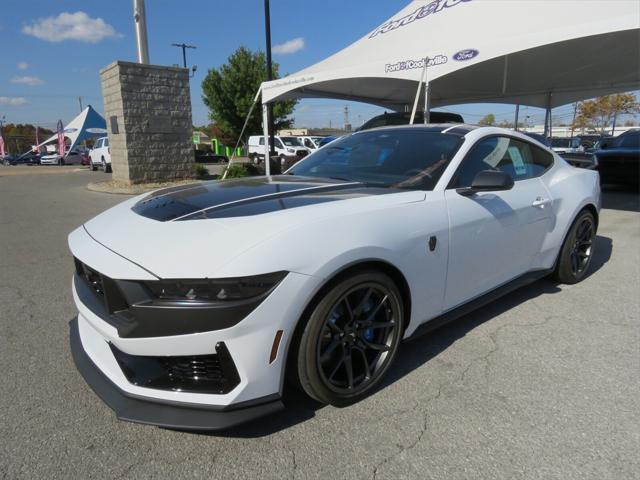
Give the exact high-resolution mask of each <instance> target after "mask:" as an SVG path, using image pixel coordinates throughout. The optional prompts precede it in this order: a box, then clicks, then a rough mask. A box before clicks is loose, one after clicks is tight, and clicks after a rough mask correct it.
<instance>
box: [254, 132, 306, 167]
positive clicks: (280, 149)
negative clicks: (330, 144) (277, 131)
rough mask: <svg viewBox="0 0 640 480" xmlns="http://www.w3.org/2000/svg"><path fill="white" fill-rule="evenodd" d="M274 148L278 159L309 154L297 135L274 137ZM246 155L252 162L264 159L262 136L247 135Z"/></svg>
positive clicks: (299, 157)
mask: <svg viewBox="0 0 640 480" xmlns="http://www.w3.org/2000/svg"><path fill="white" fill-rule="evenodd" d="M273 143H274V147H275V148H274V150H275V152H276V155H277V156H278V157H279V158H280V161H281V162H283V163H284V161H285V160H296V161H297V160H300V159H301V158H304V157H306V156H307V155H308V154H309V151H310V150H309V149H308V148H306V147H303V146H302V142H300V140H299V139H298V138H297V137H278V136H276V137H274V142H273ZM248 156H249V158H250V159H251V160H253V161H254V162H256V163H257V162H258V161H259V160H264V136H263V135H252V136H251V137H249V153H248Z"/></svg>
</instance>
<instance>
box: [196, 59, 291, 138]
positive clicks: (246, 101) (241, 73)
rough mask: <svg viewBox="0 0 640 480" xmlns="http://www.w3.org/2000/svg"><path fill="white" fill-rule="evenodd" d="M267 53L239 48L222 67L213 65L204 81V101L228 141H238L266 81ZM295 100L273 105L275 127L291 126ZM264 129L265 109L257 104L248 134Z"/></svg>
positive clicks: (275, 76) (276, 69)
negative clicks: (263, 112) (258, 92)
mask: <svg viewBox="0 0 640 480" xmlns="http://www.w3.org/2000/svg"><path fill="white" fill-rule="evenodd" d="M273 73H274V75H273V76H274V78H278V64H277V63H274V64H273ZM266 78H267V75H266V56H265V54H264V53H263V52H252V51H250V50H249V49H247V48H245V47H240V48H239V49H238V50H236V51H235V52H234V53H233V54H232V55H231V56H230V57H229V59H228V60H227V63H226V64H224V65H222V66H221V67H220V68H212V69H210V70H209V72H208V73H207V76H206V77H205V79H204V80H203V81H202V100H203V101H204V104H205V105H206V106H207V107H209V116H210V118H211V120H213V121H214V122H215V124H216V126H217V127H218V129H219V130H220V132H221V133H222V135H223V138H224V139H226V140H227V141H228V140H230V139H232V142H233V143H235V141H237V139H238V137H239V136H240V132H241V131H242V125H243V124H244V121H245V118H246V115H247V113H249V109H250V108H251V104H252V103H253V99H254V97H255V95H256V92H257V91H258V88H260V84H261V83H262V82H263V81H265V80H266ZM295 105H296V102H295V101H286V102H277V103H275V104H274V107H273V117H274V123H275V127H276V130H279V129H283V128H290V127H291V125H292V123H293V119H292V118H291V117H290V115H291V113H292V112H293V109H294V107H295ZM261 131H262V109H261V108H260V105H259V104H258V105H256V107H255V108H254V110H253V113H252V114H251V118H250V120H249V123H248V124H247V129H246V130H245V137H246V136H248V135H252V134H253V135H255V134H256V133H260V132H261Z"/></svg>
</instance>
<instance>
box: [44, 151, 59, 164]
mask: <svg viewBox="0 0 640 480" xmlns="http://www.w3.org/2000/svg"><path fill="white" fill-rule="evenodd" d="M40 165H64V159H63V158H62V155H59V154H58V152H47V153H45V154H44V155H41V156H40Z"/></svg>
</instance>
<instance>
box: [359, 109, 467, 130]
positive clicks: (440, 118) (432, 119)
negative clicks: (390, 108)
mask: <svg viewBox="0 0 640 480" xmlns="http://www.w3.org/2000/svg"><path fill="white" fill-rule="evenodd" d="M409 120H411V112H391V113H387V112H385V113H383V114H382V115H378V116H377V117H373V118H371V119H370V120H367V121H366V122H365V123H364V124H363V125H362V126H360V127H358V128H357V129H356V130H355V131H356V132H359V131H361V130H369V129H370V128H378V127H389V126H392V125H409ZM413 123H424V113H423V112H416V116H415V119H414V121H413ZM429 123H464V119H463V118H462V115H458V114H457V113H450V112H430V113H429Z"/></svg>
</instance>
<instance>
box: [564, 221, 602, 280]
mask: <svg viewBox="0 0 640 480" xmlns="http://www.w3.org/2000/svg"><path fill="white" fill-rule="evenodd" d="M595 237H596V221H595V218H594V217H593V214H592V213H591V212H589V211H587V210H583V211H582V212H581V213H580V214H579V215H578V216H577V218H576V219H575V220H574V222H573V224H572V225H571V228H570V229H569V233H568V234H567V237H566V238H565V240H564V243H563V244H562V249H561V250H560V256H559V257H558V262H557V265H556V270H555V272H554V276H555V278H556V280H558V281H559V282H562V283H567V284H573V283H578V282H579V281H580V280H582V279H583V278H584V277H585V275H586V273H587V270H588V269H589V265H590V264H591V259H592V258H593V246H594V245H593V243H594V240H595Z"/></svg>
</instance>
